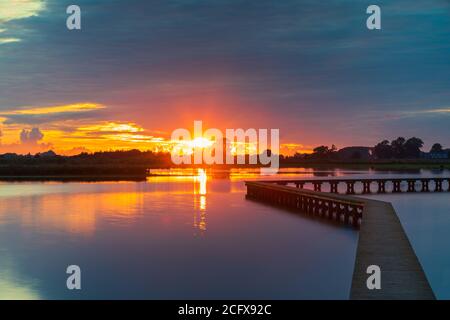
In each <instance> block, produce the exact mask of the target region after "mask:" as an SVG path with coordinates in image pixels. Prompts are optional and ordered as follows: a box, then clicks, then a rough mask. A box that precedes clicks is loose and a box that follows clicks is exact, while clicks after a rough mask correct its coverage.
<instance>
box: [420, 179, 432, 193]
mask: <svg viewBox="0 0 450 320" xmlns="http://www.w3.org/2000/svg"><path fill="white" fill-rule="evenodd" d="M421 181H422V192H429V191H430V188H429V186H428V183H429V182H430V180H428V179H422V180H421Z"/></svg>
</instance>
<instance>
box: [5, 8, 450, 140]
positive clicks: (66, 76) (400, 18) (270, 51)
mask: <svg viewBox="0 0 450 320" xmlns="http://www.w3.org/2000/svg"><path fill="white" fill-rule="evenodd" d="M69 4H72V3H71V2H70V1H65V0H63V1H61V0H57V1H56V0H48V1H47V10H46V11H45V12H44V13H43V14H42V15H40V16H39V17H33V18H29V19H24V20H20V21H19V20H18V21H14V24H13V25H11V26H10V27H8V32H10V33H11V34H13V32H14V30H20V38H21V39H22V42H20V43H17V44H11V45H4V46H1V47H0V70H2V71H1V72H2V76H1V77H0V106H2V105H5V106H6V105H8V106H11V105H16V106H21V105H30V104H31V105H41V104H55V103H56V101H57V102H58V103H60V102H61V101H71V102H72V101H88V100H90V101H98V102H99V103H104V104H107V105H110V106H111V108H110V109H109V110H108V112H110V113H114V114H116V115H121V116H127V117H131V119H129V120H133V121H137V120H139V121H146V122H145V126H146V127H147V128H148V129H152V128H154V127H155V128H158V129H165V130H169V129H170V128H167V123H168V121H169V120H171V119H173V118H174V117H176V115H177V114H178V113H179V112H180V110H178V109H176V108H175V107H172V106H171V105H172V102H173V101H177V100H180V99H191V97H195V98H194V99H191V100H194V103H193V104H194V107H193V108H192V110H190V112H191V114H195V113H196V112H197V111H198V114H200V115H201V114H204V113H205V112H210V113H220V114H223V115H224V116H226V117H230V118H232V117H233V116H235V115H236V114H237V113H238V112H239V114H242V116H241V121H243V122H245V125H247V126H257V125H259V124H260V123H256V124H255V122H256V120H257V119H258V117H257V116H255V114H264V115H265V116H266V118H269V119H270V120H271V121H272V122H271V123H272V125H273V126H276V127H280V128H281V129H282V130H283V131H282V136H284V137H286V138H288V139H291V140H293V139H297V140H298V139H300V140H302V139H303V141H300V142H306V143H307V142H308V141H309V140H312V139H314V137H317V136H320V137H321V138H323V139H324V140H325V139H339V141H347V140H351V141H361V143H362V142H364V143H366V140H365V139H367V140H370V141H367V143H370V142H372V141H373V140H374V139H378V138H379V136H380V135H381V132H383V131H389V132H391V131H393V132H397V133H398V134H403V132H404V131H408V130H411V124H412V123H416V120H413V119H404V120H402V121H384V122H383V123H381V124H380V123H379V122H376V123H374V122H371V121H365V120H361V117H360V116H361V115H362V114H366V113H371V114H373V113H375V114H379V116H380V117H383V115H385V114H386V113H391V112H393V111H395V112H402V111H409V110H420V109H426V108H430V109H434V108H438V107H445V106H448V105H450V92H449V90H448V88H449V87H450V62H449V58H448V53H449V52H450V24H449V23H448V19H449V17H450V9H449V2H448V1H441V0H431V1H430V0H416V1H414V3H412V2H411V1H409V0H398V1H395V2H393V1H378V4H379V5H380V6H381V8H382V28H383V29H382V30H381V31H368V30H367V29H366V28H365V19H366V17H367V15H366V14H365V9H366V8H367V6H368V5H370V4H372V1H366V0H363V1H356V0H354V1H350V0H330V1H325V2H324V1H317V0H304V1H299V0H298V1H294V0H284V1H273V0H258V1H256V0H255V1H244V0H216V1H206V0H183V1H182V0H177V1H173V0H167V1H162V0H160V1H154V0H150V1H148V0H145V1H144V0H130V1H125V0H121V1H120V0H110V1H92V0H89V1H88V0H79V1H77V4H78V5H80V7H81V8H82V28H83V29H82V31H81V32H69V31H67V30H66V29H65V18H66V15H65V8H66V7H67V6H68V5H69ZM17 32H19V31H17ZM18 49H20V50H18ZM4 75H6V76H4ZM215 94H217V95H219V94H222V95H225V96H227V97H228V96H230V97H231V96H232V97H233V98H234V99H231V102H230V103H228V104H226V106H225V107H224V106H222V107H219V106H220V104H218V106H217V107H216V106H213V107H211V106H210V105H207V104H206V105H207V106H205V107H203V106H201V103H199V102H202V101H203V100H201V99H202V97H204V96H210V95H215ZM235 101H238V102H239V104H233V102H235ZM219 108H220V109H219ZM0 109H1V107H0ZM147 114H151V117H145V116H146V115H147ZM75 116H76V115H74V117H75ZM147 118H148V119H147ZM435 118H436V117H427V119H425V120H423V119H422V120H420V121H419V122H420V123H421V124H422V125H421V126H419V127H417V128H416V130H417V131H418V132H416V134H417V135H422V136H423V137H424V139H425V140H426V139H427V137H428V138H429V139H430V140H431V139H432V138H433V139H434V137H435V136H436V137H447V136H449V134H450V129H449V127H448V126H445V125H442V121H441V120H437V119H435ZM355 119H359V120H358V121H360V122H359V123H355V121H356V120H355ZM47 120H54V121H56V120H58V119H57V118H54V119H47ZM7 121H8V122H9V123H23V124H30V125H38V124H42V123H43V121H45V119H43V118H42V117H40V116H39V117H24V116H10V117H9V118H8V120H7ZM364 121H365V122H364ZM417 121H418V120H417ZM161 124H163V125H164V127H161ZM430 126H433V128H434V131H433V132H430V130H427V129H426V128H427V127H430ZM349 128H351V130H350V129H349ZM369 135H370V136H369Z"/></svg>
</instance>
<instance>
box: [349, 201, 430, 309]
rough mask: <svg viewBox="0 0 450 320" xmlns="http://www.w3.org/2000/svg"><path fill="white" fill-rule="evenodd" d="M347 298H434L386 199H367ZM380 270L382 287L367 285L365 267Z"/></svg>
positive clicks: (395, 215)
mask: <svg viewBox="0 0 450 320" xmlns="http://www.w3.org/2000/svg"><path fill="white" fill-rule="evenodd" d="M358 238H359V239H358V247H357V249H356V259H355V268H354V271H353V280H352V286H351V292H350V299H355V300H362V299H364V300H366V299H383V300H384V299H402V300H416V299H418V300H430V299H435V296H434V294H433V290H432V289H431V287H430V284H429V283H428V280H427V278H426V276H425V273H424V271H423V269H422V266H421V265H420V262H419V260H418V258H417V256H416V254H415V253H414V250H413V248H412V246H411V244H410V242H409V240H408V237H407V236H406V233H405V231H404V230H403V227H402V225H401V223H400V220H399V219H398V216H397V214H396V213H395V210H394V208H393V207H392V205H391V204H390V203H388V202H384V201H375V200H366V201H365V206H364V212H363V219H362V223H361V226H360V230H359V237H358ZM370 265H377V266H379V267H380V269H381V289H380V290H376V289H373V290H369V289H368V288H367V284H366V282H367V278H368V277H369V276H370V274H367V267H368V266H370Z"/></svg>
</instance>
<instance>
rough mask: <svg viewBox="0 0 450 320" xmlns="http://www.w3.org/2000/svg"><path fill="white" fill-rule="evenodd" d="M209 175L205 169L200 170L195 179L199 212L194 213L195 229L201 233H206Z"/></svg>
mask: <svg viewBox="0 0 450 320" xmlns="http://www.w3.org/2000/svg"><path fill="white" fill-rule="evenodd" d="M207 181H208V175H207V174H206V171H205V170H204V169H198V171H197V176H195V178H194V182H195V187H194V206H195V208H196V209H197V210H195V212H194V228H198V229H199V230H200V232H203V231H206V183H207Z"/></svg>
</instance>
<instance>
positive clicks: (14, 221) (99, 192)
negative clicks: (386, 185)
mask: <svg viewBox="0 0 450 320" xmlns="http://www.w3.org/2000/svg"><path fill="white" fill-rule="evenodd" d="M322 171H323V172H322V173H323V174H327V175H335V176H342V175H346V174H352V175H357V176H360V177H363V176H367V175H368V174H369V175H372V174H373V172H363V171H348V172H345V171H343V170H341V171H336V170H335V171H332V170H330V171H327V170H322ZM315 173H316V174H317V170H316V171H314V170H312V169H299V168H295V169H292V170H287V173H282V174H280V175H278V176H274V177H273V178H274V179H282V178H284V177H289V179H290V178H306V177H313V176H314V175H315ZM322 173H321V174H322ZM377 174H378V173H377ZM393 174H399V173H387V175H393ZM423 174H425V175H432V174H434V173H430V172H425V173H423ZM436 174H439V173H436ZM446 175H448V172H447V173H446ZM218 177H219V178H218ZM251 179H260V176H259V172H249V170H235V171H233V170H231V171H228V172H226V173H221V174H219V175H216V174H215V173H214V172H211V171H208V170H198V169H195V170H191V171H190V173H189V175H182V176H179V175H166V176H161V175H160V176H153V177H149V179H148V180H147V181H146V182H127V183H114V182H107V183H101V182H95V183H74V182H70V183H40V182H31V183H30V182H28V183H10V182H8V183H0V190H1V192H0V198H1V201H2V205H1V206H0V297H10V298H20V297H23V298H25V299H33V298H43V299H47V298H51V299H65V298H69V299H70V298H74V297H76V298H83V299H108V298H112V299H115V298H128V299H132V298H136V299H142V298H149V299H150V298H153V299H302V298H303V299H347V298H348V293H349V290H350V284H351V277H352V271H353V266H354V257H355V248H356V243H357V232H356V231H354V230H352V229H345V228H336V227H333V226H329V225H326V224H323V223H320V222H317V221H314V220H312V219H307V218H302V217H301V216H299V215H291V214H287V213H286V212H285V211H284V210H279V209H276V208H273V207H268V206H264V205H262V204H260V203H255V202H252V201H245V185H244V184H243V180H251ZM264 179H268V177H264ZM436 196H439V199H440V200H441V204H442V206H441V207H439V208H437V209H436V212H437V211H438V210H444V211H445V210H447V211H448V203H445V202H444V200H443V199H444V198H445V197H446V195H443V194H442V195H436ZM405 197H408V196H405ZM443 197H444V198H443ZM402 199H405V200H404V201H405V202H408V200H406V199H407V198H402ZM417 199H418V200H417V202H419V201H423V199H425V198H423V197H418V198H417ZM406 205H408V203H406ZM427 208H428V207H427ZM442 208H443V209H442ZM427 210H428V209H427ZM427 210H425V209H424V210H423V215H421V217H422V216H423V220H418V221H417V223H416V224H414V227H417V228H418V229H420V230H423V232H422V231H420V236H421V237H422V235H423V238H424V239H425V238H426V239H429V238H428V237H429V235H430V232H428V231H429V230H428V229H427V230H424V229H423V228H424V226H423V224H422V223H419V222H421V221H427V223H429V224H430V228H431V225H433V228H435V226H436V225H438V227H439V233H437V232H434V231H433V230H431V233H433V232H434V233H436V234H438V235H439V243H440V244H441V246H440V247H439V250H437V251H436V254H435V256H430V257H429V258H427V257H425V259H426V260H424V261H426V263H425V264H424V267H425V269H430V268H435V269H436V272H439V271H442V270H443V266H444V265H445V264H444V261H445V263H446V265H448V266H450V263H449V261H450V255H449V254H448V253H447V252H448V250H447V251H445V250H446V249H447V248H446V247H445V244H446V243H448V232H446V230H448V226H449V220H448V219H447V218H446V217H447V215H446V213H447V211H445V212H443V213H442V215H441V216H442V220H440V221H437V220H436V219H430V215H431V213H433V212H428V211H427ZM415 212H418V211H417V210H416V211H415ZM433 214H435V213H433ZM411 216H414V215H411V214H410V213H409V212H406V213H405V214H404V215H403V216H402V217H401V218H402V223H403V222H404V221H406V222H407V220H404V219H409V218H410V217H411ZM406 229H407V231H410V230H412V233H411V235H412V237H411V239H412V243H413V244H414V245H416V244H418V245H421V242H420V241H415V240H414V237H415V236H414V233H415V231H414V229H412V228H408V226H407V228H406ZM408 236H410V234H408ZM416 239H418V238H417V237H416ZM434 246H435V247H436V244H434ZM421 252H422V253H424V254H427V253H428V252H430V249H429V243H428V242H427V243H426V244H423V248H422V249H421ZM421 252H419V257H420V258H422V257H424V256H423V255H421ZM437 256H439V258H437ZM437 259H440V260H437ZM6 261H9V262H8V263H7V262H6ZM73 263H76V264H79V265H80V266H82V269H83V270H86V271H87V272H85V273H84V277H85V278H83V279H84V281H85V282H84V287H83V290H82V292H81V293H80V294H79V296H74V293H73V292H69V291H68V290H67V289H66V288H65V275H66V274H65V268H66V267H67V265H68V264H73ZM61 270H62V272H61ZM198 270H202V272H201V273H199V272H198ZM449 270H450V269H449ZM426 272H427V271H426ZM445 272H447V273H445V276H448V270H447V269H446V270H445ZM435 274H436V275H438V273H435ZM439 277H441V276H440V275H439ZM443 277H444V275H443V276H442V277H441V278H443ZM441 278H438V277H435V278H434V282H436V281H441V280H442V279H441ZM432 286H433V279H432ZM444 291H445V288H443V287H442V291H441V292H444ZM441 296H442V295H441Z"/></svg>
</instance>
